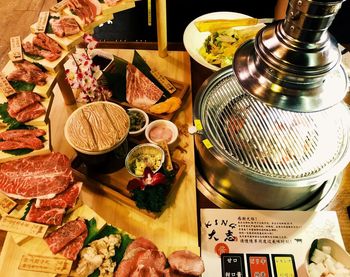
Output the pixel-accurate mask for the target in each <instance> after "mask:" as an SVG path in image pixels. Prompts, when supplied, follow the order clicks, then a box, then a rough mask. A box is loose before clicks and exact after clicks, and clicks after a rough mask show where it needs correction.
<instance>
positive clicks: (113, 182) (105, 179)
mask: <svg viewBox="0 0 350 277" xmlns="http://www.w3.org/2000/svg"><path fill="white" fill-rule="evenodd" d="M78 160H79V158H76V159H75V160H74V161H73V162H72V167H73V168H76V169H75V170H74V174H75V177H77V178H76V179H78V180H84V176H85V175H86V176H88V177H89V178H90V180H89V182H88V183H89V185H91V186H93V187H94V188H98V189H100V190H102V191H103V192H104V193H106V194H107V196H108V197H109V198H111V199H112V200H115V201H119V202H122V203H124V204H125V205H127V206H129V207H132V208H133V209H136V210H138V211H139V212H141V213H143V214H145V215H147V216H149V217H152V218H157V217H159V216H160V215H161V213H162V212H163V211H164V209H166V207H167V205H168V199H169V198H170V196H171V194H173V193H174V192H175V191H176V189H177V187H178V186H179V184H180V183H181V177H182V175H183V173H184V170H185V168H186V165H185V164H184V163H183V162H180V161H177V160H173V162H175V163H177V164H178V166H179V170H178V172H177V174H176V176H175V178H174V180H173V182H172V184H171V188H170V191H169V193H168V195H167V200H166V202H165V204H164V206H163V208H162V211H161V212H159V213H156V212H150V211H147V210H145V209H140V208H138V207H137V206H136V203H135V201H134V200H133V199H132V198H131V194H130V192H129V191H128V189H127V188H126V187H127V185H128V182H129V180H131V179H133V178H135V177H134V176H132V175H130V174H129V172H128V171H127V169H126V168H125V167H123V168H121V169H120V170H118V171H116V172H113V173H108V174H97V173H93V175H92V174H90V175H89V173H88V172H87V169H86V167H85V166H84V164H83V163H82V162H81V161H78ZM91 179H92V180H91Z"/></svg>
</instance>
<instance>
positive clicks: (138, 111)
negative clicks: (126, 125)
mask: <svg viewBox="0 0 350 277" xmlns="http://www.w3.org/2000/svg"><path fill="white" fill-rule="evenodd" d="M129 111H133V112H137V113H139V114H141V115H142V116H143V118H144V119H145V124H144V125H143V127H142V128H141V129H139V130H137V131H130V130H131V127H132V126H131V125H132V120H131V118H130V115H129ZM127 112H128V115H129V118H130V129H129V135H131V136H138V135H141V134H142V133H143V132H144V131H145V129H146V127H147V126H148V123H149V117H148V115H147V113H145V112H144V111H143V110H141V109H138V108H130V109H128V110H127Z"/></svg>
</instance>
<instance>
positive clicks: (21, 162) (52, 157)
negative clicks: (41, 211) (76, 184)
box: [0, 152, 73, 199]
mask: <svg viewBox="0 0 350 277" xmlns="http://www.w3.org/2000/svg"><path fill="white" fill-rule="evenodd" d="M72 181H73V173H72V169H71V167H70V161H69V159H68V157H67V156H65V155H64V154H61V153H58V152H52V153H50V154H46V155H39V156H32V157H27V158H22V159H18V160H14V161H9V162H5V163H2V164H0V190H1V191H2V192H3V193H5V194H7V195H8V196H10V197H13V198H16V199H31V198H41V199H47V198H52V197H54V196H55V195H56V194H58V193H60V192H62V191H64V190H66V189H67V187H68V186H69V183H70V182H72Z"/></svg>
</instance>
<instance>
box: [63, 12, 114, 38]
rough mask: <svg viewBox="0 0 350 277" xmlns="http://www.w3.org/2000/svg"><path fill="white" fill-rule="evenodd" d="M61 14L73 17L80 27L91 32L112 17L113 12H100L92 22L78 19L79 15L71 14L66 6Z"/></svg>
mask: <svg viewBox="0 0 350 277" xmlns="http://www.w3.org/2000/svg"><path fill="white" fill-rule="evenodd" d="M63 14H64V15H68V16H72V17H74V18H75V20H76V21H77V23H78V25H79V26H80V29H81V30H83V32H87V33H93V31H94V29H95V28H96V27H98V26H99V25H101V24H103V23H105V22H107V21H109V20H112V19H113V14H101V15H98V16H96V17H95V19H94V21H93V22H91V23H89V24H86V23H84V22H83V21H82V20H81V19H80V17H79V16H77V15H75V14H73V13H72V12H71V10H70V9H69V8H68V7H67V8H65V9H64V10H63Z"/></svg>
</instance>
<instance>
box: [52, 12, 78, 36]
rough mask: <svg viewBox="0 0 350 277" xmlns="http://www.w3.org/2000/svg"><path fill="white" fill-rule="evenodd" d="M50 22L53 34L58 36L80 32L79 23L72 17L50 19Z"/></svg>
mask: <svg viewBox="0 0 350 277" xmlns="http://www.w3.org/2000/svg"><path fill="white" fill-rule="evenodd" d="M50 24H51V27H52V30H53V32H54V34H55V35H56V36H58V37H60V38H62V37H66V36H71V35H75V34H77V33H79V32H80V28H79V25H78V23H77V21H76V20H75V19H74V18H73V17H68V16H66V17H62V18H60V19H53V18H52V19H50Z"/></svg>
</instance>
